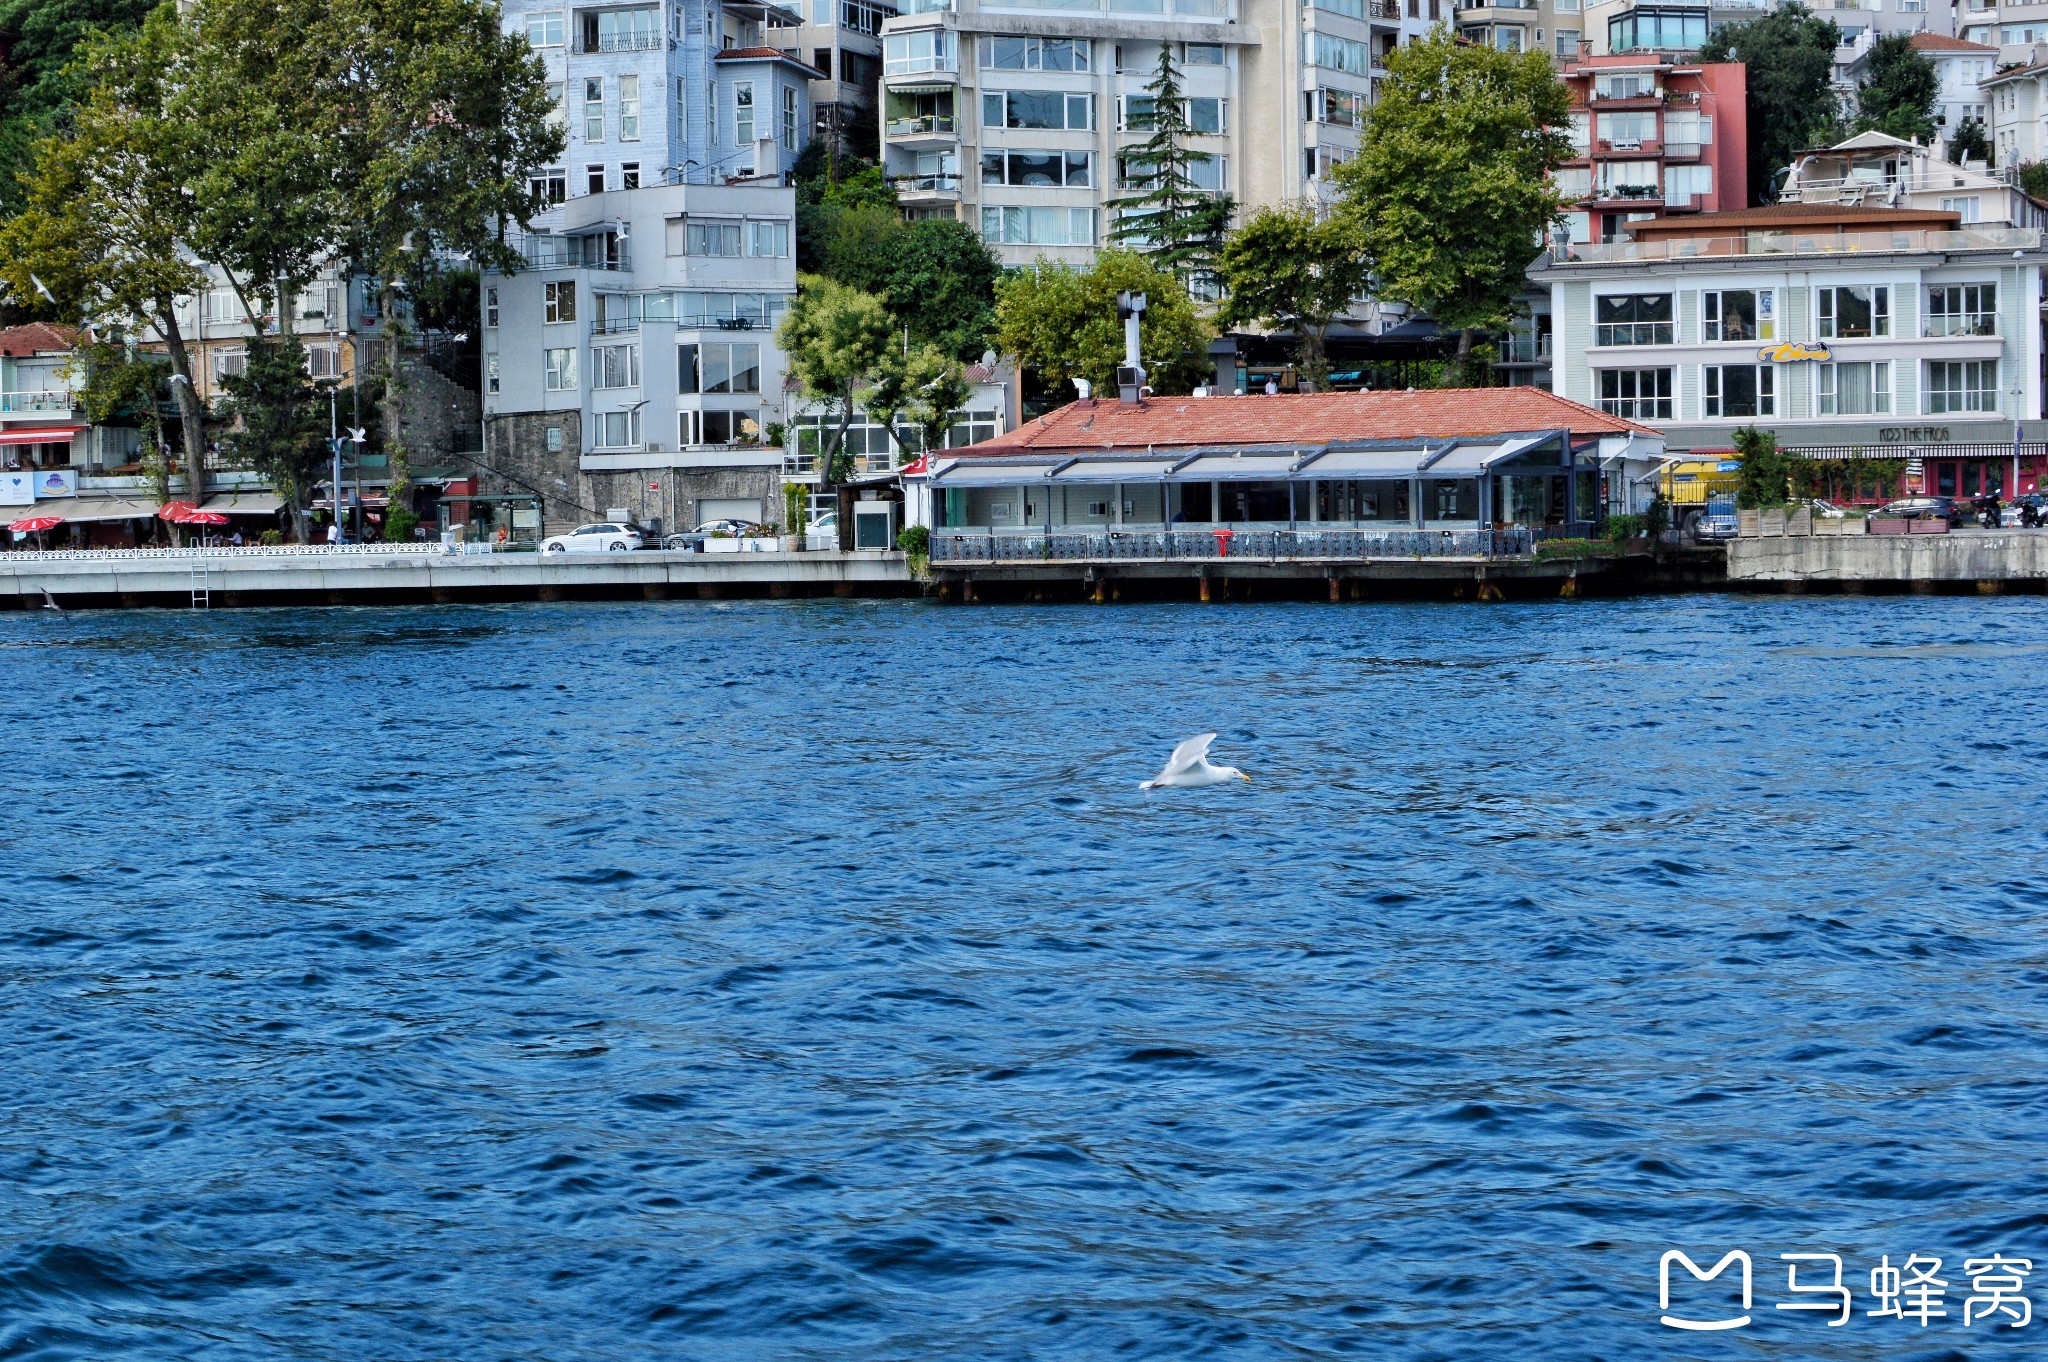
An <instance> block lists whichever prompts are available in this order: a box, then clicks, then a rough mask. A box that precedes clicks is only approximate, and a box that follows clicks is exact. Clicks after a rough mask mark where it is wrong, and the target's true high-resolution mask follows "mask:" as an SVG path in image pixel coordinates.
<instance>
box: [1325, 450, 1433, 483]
mask: <svg viewBox="0 0 2048 1362" xmlns="http://www.w3.org/2000/svg"><path fill="white" fill-rule="evenodd" d="M1427 456H1428V452H1427V451H1426V450H1423V449H1333V450H1331V451H1330V452H1329V453H1327V454H1325V455H1323V456H1322V457H1320V458H1316V459H1311V460H1309V461H1308V463H1307V464H1306V465H1305V466H1304V467H1303V468H1302V470H1301V472H1302V476H1304V477H1310V478H1407V477H1413V476H1414V475H1415V470H1416V469H1417V468H1418V467H1420V466H1421V464H1422V461H1423V459H1424V458H1426V457H1427Z"/></svg>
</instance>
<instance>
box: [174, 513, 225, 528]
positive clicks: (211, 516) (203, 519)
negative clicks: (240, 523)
mask: <svg viewBox="0 0 2048 1362" xmlns="http://www.w3.org/2000/svg"><path fill="white" fill-rule="evenodd" d="M178 523H179V524H180V525H225V524H227V523H228V518H227V517H226V516H224V515H222V514H221V513H220V512H219V511H193V512H192V513H191V514H189V515H185V516H180V517H179V518H178Z"/></svg>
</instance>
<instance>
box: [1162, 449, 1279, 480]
mask: <svg viewBox="0 0 2048 1362" xmlns="http://www.w3.org/2000/svg"><path fill="white" fill-rule="evenodd" d="M1300 458H1301V455H1300V454H1299V453H1297V452H1295V451H1292V450H1290V451H1288V452H1287V453H1285V454H1221V453H1218V454H1203V455H1201V456H1199V457H1197V458H1194V459H1191V460H1189V461H1188V462H1187V463H1186V464H1184V465H1182V466H1181V468H1180V469H1179V470H1178V471H1176V472H1175V473H1174V475H1173V476H1174V480H1175V481H1177V482H1178V481H1187V482H1202V481H1215V482H1238V481H1246V480H1252V479H1265V478H1284V477H1286V476H1287V475H1288V473H1289V472H1291V471H1292V470H1293V468H1294V465H1295V463H1296V462H1297V461H1299V460H1300Z"/></svg>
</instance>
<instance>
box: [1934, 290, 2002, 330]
mask: <svg viewBox="0 0 2048 1362" xmlns="http://www.w3.org/2000/svg"><path fill="white" fill-rule="evenodd" d="M1927 334H1928V335H1929V336H1995V335H1997V334H1998V285H1996V284H1936V285H1935V286H1934V287H1932V288H1930V289H1928V290H1927Z"/></svg>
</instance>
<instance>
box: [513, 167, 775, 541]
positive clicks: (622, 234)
mask: <svg viewBox="0 0 2048 1362" xmlns="http://www.w3.org/2000/svg"><path fill="white" fill-rule="evenodd" d="M795 217H796V195H795V191H794V190H790V189H784V188H781V187H779V186H774V185H766V184H735V185H698V184H690V185H654V186H643V187H642V188H640V189H634V190H614V191H608V192H606V193H604V194H592V195H585V196H581V197H577V198H572V199H570V200H569V201H568V202H567V203H565V204H562V205H561V206H559V207H556V208H554V209H551V210H550V211H548V212H547V213H544V214H542V215H541V216H540V217H538V218H536V219H535V221H534V231H533V232H532V233H531V234H529V235H527V236H524V237H522V238H520V240H519V246H520V249H521V251H522V253H523V254H524V255H525V257H526V261H527V267H526V268H525V269H523V270H522V271H520V272H519V273H518V274H515V275H511V276H505V275H499V274H487V275H485V276H484V281H483V319H482V320H483V334H484V417H485V431H486V445H485V452H484V459H483V463H484V466H485V470H486V471H485V474H484V479H483V480H484V483H485V484H486V486H488V487H489V488H490V489H491V490H492V491H493V492H499V493H516V492H519V491H522V490H523V491H527V492H533V493H537V494H539V495H541V496H544V497H545V498H546V512H547V519H548V524H549V525H550V527H553V526H557V525H560V524H563V523H575V522H577V521H579V520H596V519H605V518H609V513H610V512H611V511H612V510H613V509H615V508H623V509H625V510H627V511H628V512H629V513H630V514H631V515H633V516H634V517H635V518H637V519H639V520H641V521H642V522H643V523H647V524H654V523H656V522H659V523H660V524H661V525H663V526H664V527H673V526H676V525H684V526H685V527H694V526H695V525H696V524H698V523H700V522H701V521H703V520H706V519H714V518H719V517H723V516H734V517H737V518H741V519H747V520H756V521H760V520H775V519H779V518H780V516H779V514H770V513H769V512H771V511H773V510H774V509H775V508H776V507H778V506H779V505H780V500H779V498H780V490H779V488H780V483H781V472H782V463H783V453H782V450H781V448H780V447H777V446H773V445H770V444H768V443H767V431H768V425H769V423H770V422H771V421H774V420H777V419H779V418H780V412H781V406H782V394H783V373H784V365H783V357H782V352H781V351H780V350H779V349H778V348H777V347H776V344H775V336H774V332H775V327H776V325H777V323H779V322H780V321H781V319H782V315H783V313H784V312H785V311H786V310H787V308H788V306H789V301H790V299H791V297H793V296H794V294H795V292H796V256H795V251H794V248H795V243H794V241H793V239H792V238H793V235H794V230H795ZM713 503H715V506H713V510H714V511H715V514H706V513H705V506H706V505H711V504H713ZM741 503H750V504H751V513H748V514H742V510H743V509H745V508H743V507H742V506H741Z"/></svg>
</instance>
